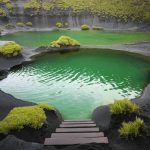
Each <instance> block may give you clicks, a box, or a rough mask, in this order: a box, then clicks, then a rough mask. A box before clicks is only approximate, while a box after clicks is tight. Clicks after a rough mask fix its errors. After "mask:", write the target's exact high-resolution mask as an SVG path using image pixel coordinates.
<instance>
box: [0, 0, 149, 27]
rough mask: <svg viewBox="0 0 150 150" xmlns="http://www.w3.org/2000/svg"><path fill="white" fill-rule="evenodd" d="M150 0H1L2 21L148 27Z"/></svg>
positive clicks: (74, 25)
mask: <svg viewBox="0 0 150 150" xmlns="http://www.w3.org/2000/svg"><path fill="white" fill-rule="evenodd" d="M149 12H150V1H149V0H128V1H125V0H113V1H111V0H89V1H87V0H11V1H10V0H0V23H1V25H4V26H5V25H6V24H8V23H11V24H13V25H15V24H16V23H17V22H29V21H30V22H32V23H33V26H34V27H52V26H55V24H56V22H63V23H69V26H70V27H79V26H80V25H81V24H89V25H91V26H92V25H100V26H102V27H105V28H110V29H118V28H119V29H128V28H133V29H136V28H140V29H148V28H149V23H150V13H149Z"/></svg>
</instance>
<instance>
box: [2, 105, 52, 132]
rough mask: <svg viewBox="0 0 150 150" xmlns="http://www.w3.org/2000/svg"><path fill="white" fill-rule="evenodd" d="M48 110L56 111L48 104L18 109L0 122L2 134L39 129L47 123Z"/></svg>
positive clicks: (13, 110)
mask: <svg viewBox="0 0 150 150" xmlns="http://www.w3.org/2000/svg"><path fill="white" fill-rule="evenodd" d="M44 109H46V110H49V111H51V110H54V108H53V107H51V106H49V105H47V104H39V105H35V106H27V107H16V108H14V109H12V110H11V111H10V112H9V114H8V115H7V116H6V117H5V118H4V119H3V120H2V121H0V133H2V134H8V133H9V131H11V130H21V129H23V128H24V127H31V128H34V129H39V128H41V127H42V126H43V124H44V122H45V121H46V115H45V112H44Z"/></svg>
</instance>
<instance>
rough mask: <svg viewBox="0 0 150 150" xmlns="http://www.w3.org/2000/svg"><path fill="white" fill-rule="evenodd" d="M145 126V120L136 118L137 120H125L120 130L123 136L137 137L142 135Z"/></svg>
mask: <svg viewBox="0 0 150 150" xmlns="http://www.w3.org/2000/svg"><path fill="white" fill-rule="evenodd" d="M143 126H144V121H143V120H142V119H140V118H136V120H135V121H130V122H123V123H122V127H121V128H120V129H119V130H118V131H119V134H120V136H121V137H123V138H128V137H137V136H139V135H140V133H141V130H142V128H143Z"/></svg>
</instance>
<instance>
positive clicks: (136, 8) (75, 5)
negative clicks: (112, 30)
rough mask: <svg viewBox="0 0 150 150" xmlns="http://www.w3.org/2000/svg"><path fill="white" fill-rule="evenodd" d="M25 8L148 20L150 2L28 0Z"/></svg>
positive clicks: (141, 0) (129, 0)
mask: <svg viewBox="0 0 150 150" xmlns="http://www.w3.org/2000/svg"><path fill="white" fill-rule="evenodd" d="M24 8H25V9H32V10H35V11H37V10H38V11H39V10H45V11H51V10H54V9H58V10H67V9H70V10H72V11H73V12H75V13H80V12H89V13H92V14H97V15H100V16H101V17H102V18H109V17H110V18H112V17H114V18H119V19H121V20H123V21H127V20H128V19H130V20H133V21H135V20H136V21H141V20H146V21H150V16H149V15H147V13H149V12H150V3H149V1H148V0H147V1H146V0H145V1H143V0H127V1H125V0H113V1H112V0H88V1H87V0H28V1H27V3H25V6H24Z"/></svg>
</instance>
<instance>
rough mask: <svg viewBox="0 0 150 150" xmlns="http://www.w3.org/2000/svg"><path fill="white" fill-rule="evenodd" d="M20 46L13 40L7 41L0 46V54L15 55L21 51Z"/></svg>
mask: <svg viewBox="0 0 150 150" xmlns="http://www.w3.org/2000/svg"><path fill="white" fill-rule="evenodd" d="M21 51H22V47H21V46H20V45H19V44H17V43H15V42H8V43H6V44H4V45H2V46H0V54H2V55H4V56H8V57H9V56H17V55H19V54H20V53H21Z"/></svg>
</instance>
